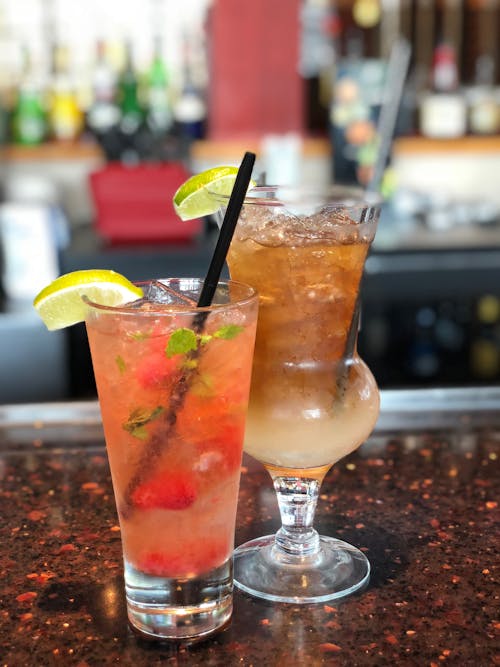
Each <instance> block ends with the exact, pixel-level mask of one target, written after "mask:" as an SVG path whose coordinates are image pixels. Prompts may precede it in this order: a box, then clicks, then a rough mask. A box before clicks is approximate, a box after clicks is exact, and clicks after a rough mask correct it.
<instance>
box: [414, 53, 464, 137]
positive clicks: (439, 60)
mask: <svg viewBox="0 0 500 667" xmlns="http://www.w3.org/2000/svg"><path fill="white" fill-rule="evenodd" d="M432 88H433V90H432V91H431V92H429V93H428V94H426V95H424V96H423V97H422V101H421V106H420V131H421V133H422V134H423V135H424V136H426V137H430V138H434V139H454V138H458V137H462V136H463V135H464V134H465V133H466V130H467V108H466V102H465V97H464V95H463V94H462V93H461V91H460V88H459V77H458V67H457V60H456V54H455V49H454V48H453V46H452V45H451V44H447V43H445V42H441V43H439V44H438V45H437V46H436V48H435V50H434V61H433V67H432Z"/></svg>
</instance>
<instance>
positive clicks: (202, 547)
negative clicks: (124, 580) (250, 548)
mask: <svg viewBox="0 0 500 667" xmlns="http://www.w3.org/2000/svg"><path fill="white" fill-rule="evenodd" d="M230 553H231V545H228V544H227V542H226V540H223V539H222V538H207V537H206V536H204V537H203V539H196V540H192V541H189V542H186V541H185V540H184V541H179V542H176V541H175V537H174V536H172V543H171V544H170V545H169V548H168V549H167V550H162V551H150V552H146V553H144V554H142V555H141V557H140V559H139V562H138V564H137V568H138V569H139V570H141V571H142V572H145V573H146V574H151V575H153V576H156V577H186V576H192V575H198V574H202V573H203V572H207V571H208V570H212V569H213V568H214V567H218V566H219V565H222V563H223V562H224V561H225V560H227V558H228V557H229V555H230Z"/></svg>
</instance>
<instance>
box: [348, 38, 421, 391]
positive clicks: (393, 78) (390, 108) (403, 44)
mask: <svg viewBox="0 0 500 667" xmlns="http://www.w3.org/2000/svg"><path fill="white" fill-rule="evenodd" d="M410 55H411V47H410V45H409V43H408V42H407V41H406V40H405V39H399V40H397V42H396V43H395V44H394V46H393V47H392V49H391V55H390V57H389V65H388V68H387V79H386V83H385V89H384V97H383V102H382V108H381V109H380V116H379V121H378V128H377V134H378V137H379V145H378V152H377V156H376V159H375V164H374V167H373V175H372V178H371V180H370V183H369V184H368V186H367V188H366V192H367V193H379V192H380V186H381V183H382V176H383V174H384V169H385V165H386V162H387V158H388V157H389V153H390V150H391V146H392V139H393V135H394V128H395V127H396V119H397V115H398V110H399V106H400V104H401V97H402V95H403V87H404V82H405V79H406V75H407V73H408V66H409V64H410ZM369 208H370V207H369V205H367V207H366V208H365V209H364V210H363V213H362V215H361V220H360V223H363V222H365V221H366V213H367V210H368V209H369ZM360 315H361V303H360V295H359V292H358V296H357V298H356V303H355V307H354V312H353V316H352V320H351V324H350V325H349V330H348V332H347V338H346V344H345V348H344V356H345V358H347V359H349V357H351V356H352V355H353V353H354V347H355V345H356V339H357V334H358V329H359V320H360ZM347 380H348V371H347V369H346V368H344V367H342V370H341V372H340V373H339V375H338V377H337V387H338V389H339V393H340V395H341V397H342V395H343V394H344V392H345V390H346V388H347Z"/></svg>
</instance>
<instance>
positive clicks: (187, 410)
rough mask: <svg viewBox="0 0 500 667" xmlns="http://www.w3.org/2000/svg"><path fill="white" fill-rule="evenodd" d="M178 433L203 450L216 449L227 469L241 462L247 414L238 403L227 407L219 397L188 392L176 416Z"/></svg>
mask: <svg viewBox="0 0 500 667" xmlns="http://www.w3.org/2000/svg"><path fill="white" fill-rule="evenodd" d="M176 427H177V433H178V434H179V436H180V437H181V438H182V439H183V440H186V441H188V442H191V443H193V444H194V445H196V446H197V447H198V450H199V451H201V452H210V451H212V452H216V453H218V454H219V457H220V458H221V459H222V463H223V466H224V468H225V469H226V470H227V471H234V470H236V469H237V468H238V467H239V466H240V464H241V452H242V443H243V435H244V431H245V425H244V413H243V409H242V407H241V406H239V405H237V404H236V405H231V406H228V404H227V401H224V400H221V399H220V398H218V397H214V398H203V397H198V396H194V395H192V394H188V395H187V396H186V399H185V401H184V405H183V407H182V409H181V410H180V411H179V414H178V415H177V422H176Z"/></svg>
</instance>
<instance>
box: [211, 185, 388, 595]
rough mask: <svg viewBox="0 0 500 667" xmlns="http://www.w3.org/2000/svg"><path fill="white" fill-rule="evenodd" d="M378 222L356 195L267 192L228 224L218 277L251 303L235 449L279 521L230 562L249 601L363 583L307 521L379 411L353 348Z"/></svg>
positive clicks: (347, 556) (331, 591)
mask: <svg viewBox="0 0 500 667" xmlns="http://www.w3.org/2000/svg"><path fill="white" fill-rule="evenodd" d="M223 210H224V203H223V204H222V212H223ZM379 215H380V200H379V197H378V196H377V195H368V194H367V193H366V192H363V191H360V190H356V189H352V188H351V189H346V188H339V187H333V188H331V187H330V188H328V189H326V190H325V191H321V190H319V189H316V190H303V189H302V188H286V187H278V186H273V187H271V186H269V187H258V188H254V189H252V190H250V191H249V193H248V195H247V197H246V200H245V203H244V206H243V209H242V212H241V215H240V219H239V221H238V225H237V228H236V232H235V235H234V238H233V241H232V244H231V248H230V251H229V255H228V265H229V270H230V273H231V277H232V279H234V280H239V281H242V282H245V283H248V284H250V285H252V286H253V287H254V288H256V289H257V291H258V293H259V299H260V300H259V316H258V325H257V340H256V347H255V355H254V361H253V369H252V384H251V392H250V406H249V412H248V418H247V426H246V433H245V445H244V447H245V450H246V452H248V453H249V454H250V455H251V456H253V457H254V458H256V459H257V460H258V461H260V462H262V463H263V464H264V466H265V467H266V469H267V471H268V472H269V474H270V475H271V478H272V480H273V483H274V488H275V490H276V494H277V499H278V504H279V508H280V513H281V521H282V526H281V528H280V529H279V530H278V532H277V533H276V534H275V535H268V536H266V537H261V538H258V539H255V540H252V541H250V542H248V543H246V544H243V545H241V546H240V547H238V548H237V549H236V551H235V553H234V577H235V584H236V585H237V586H238V587H239V588H240V589H242V590H243V591H246V592H247V593H249V594H251V595H254V596H257V597H260V598H264V599H267V600H273V601H278V602H293V603H311V602H322V601H327V600H333V599H336V598H340V597H343V596H346V595H349V594H351V593H353V592H354V591H356V590H358V589H360V588H361V587H363V586H364V585H365V584H366V583H367V582H368V579H369V575H370V564H369V562H368V560H367V558H366V557H365V555H364V554H363V553H362V552H361V551H360V550H358V549H357V548H355V547H353V546H351V545H350V544H347V543H346V542H343V541H341V540H338V539H336V538H334V537H329V536H323V535H319V534H318V532H317V531H316V530H315V529H314V527H313V522H314V514H315V509H316V503H317V499H318V495H319V491H320V486H321V483H322V481H323V479H324V477H325V475H326V473H327V472H328V470H329V469H330V468H331V466H332V465H333V464H334V463H335V462H337V461H338V460H339V459H341V458H342V457H344V456H346V455H347V454H349V453H350V452H352V451H353V450H354V449H356V448H357V447H359V446H360V445H361V443H363V441H364V440H365V439H366V438H367V437H368V436H369V434H370V433H371V431H372V429H373V427H374V425H375V422H376V420H377V416H378V412H379V392H378V388H377V385H376V382H375V380H374V378H373V376H372V374H371V372H370V370H369V369H368V367H367V366H366V364H365V363H364V362H363V361H362V360H361V359H360V357H359V356H358V354H357V350H356V339H357V332H358V314H359V307H360V297H359V290H360V282H361V278H362V274H363V269H364V264H365V260H366V257H367V253H368V251H369V248H370V244H371V242H372V241H373V238H374V236H375V231H376V227H377V222H378V219H379Z"/></svg>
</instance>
